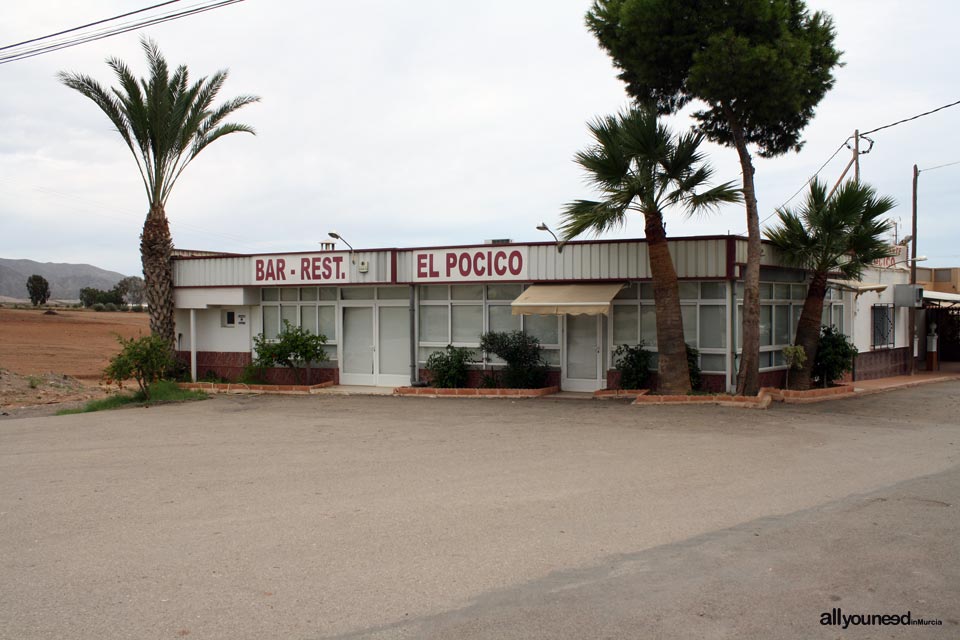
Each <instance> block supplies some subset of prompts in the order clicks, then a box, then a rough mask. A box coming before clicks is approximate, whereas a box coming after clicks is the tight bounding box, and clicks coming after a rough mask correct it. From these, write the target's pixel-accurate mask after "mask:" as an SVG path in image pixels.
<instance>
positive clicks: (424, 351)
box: [418, 347, 443, 362]
mask: <svg viewBox="0 0 960 640" xmlns="http://www.w3.org/2000/svg"><path fill="white" fill-rule="evenodd" d="M437 351H443V347H420V350H419V356H418V357H419V358H420V362H426V361H427V358H429V357H430V354H432V353H436V352H437Z"/></svg>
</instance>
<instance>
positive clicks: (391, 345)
mask: <svg viewBox="0 0 960 640" xmlns="http://www.w3.org/2000/svg"><path fill="white" fill-rule="evenodd" d="M377 338H378V342H377V385H378V386H381V387H400V386H405V385H408V384H410V307H408V306H404V307H386V306H378V307H377Z"/></svg>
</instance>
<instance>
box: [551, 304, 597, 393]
mask: <svg viewBox="0 0 960 640" xmlns="http://www.w3.org/2000/svg"><path fill="white" fill-rule="evenodd" d="M602 317H603V316H569V315H568V316H564V322H563V335H564V338H563V346H564V355H563V366H562V367H561V374H562V375H561V380H560V386H561V387H562V388H563V389H565V390H567V391H596V390H597V389H602V388H604V387H605V386H606V384H605V382H606V381H605V380H604V379H603V376H602V371H601V370H600V368H601V366H600V348H601V340H600V336H601V335H602V333H601V324H600V322H601V318H602Z"/></svg>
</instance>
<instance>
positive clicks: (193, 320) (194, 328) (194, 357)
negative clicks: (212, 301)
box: [190, 309, 197, 382]
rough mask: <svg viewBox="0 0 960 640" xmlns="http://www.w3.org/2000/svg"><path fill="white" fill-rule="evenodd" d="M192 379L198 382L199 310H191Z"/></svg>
mask: <svg viewBox="0 0 960 640" xmlns="http://www.w3.org/2000/svg"><path fill="white" fill-rule="evenodd" d="M190 379H191V380H192V381H193V382H196V381H197V310H196V309H190Z"/></svg>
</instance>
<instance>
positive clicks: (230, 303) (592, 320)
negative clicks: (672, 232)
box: [174, 236, 909, 391]
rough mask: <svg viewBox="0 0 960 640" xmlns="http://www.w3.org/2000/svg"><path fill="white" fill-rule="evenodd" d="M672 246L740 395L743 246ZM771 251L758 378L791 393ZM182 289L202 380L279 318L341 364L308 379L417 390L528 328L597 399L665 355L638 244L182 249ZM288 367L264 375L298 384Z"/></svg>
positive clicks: (789, 307) (188, 336)
mask: <svg viewBox="0 0 960 640" xmlns="http://www.w3.org/2000/svg"><path fill="white" fill-rule="evenodd" d="M670 251H671V254H672V256H673V259H674V264H675V267H676V270H677V275H678V277H679V279H680V298H681V305H682V317H683V328H684V335H685V337H686V341H687V342H688V343H689V344H690V345H691V346H694V347H696V348H697V349H698V350H699V352H700V366H701V369H702V371H703V374H704V381H705V387H706V388H708V389H711V390H716V391H726V390H732V389H734V387H735V383H736V371H737V366H738V353H739V348H740V345H739V341H740V334H741V310H742V298H743V283H742V277H741V272H742V270H743V268H744V265H745V262H746V255H747V242H746V238H743V237H739V236H712V237H691V238H675V239H672V240H671V241H670ZM763 254H764V255H763V259H762V265H761V285H760V297H761V309H760V323H761V337H760V340H761V347H760V349H761V354H760V355H761V360H760V367H761V369H760V371H761V381H762V383H763V384H779V383H781V382H782V380H783V376H784V372H785V366H784V359H783V353H782V349H783V347H784V346H787V345H789V344H791V343H792V340H793V337H794V333H795V330H796V325H797V321H798V319H799V317H800V312H801V310H802V308H803V302H804V298H805V296H806V284H805V280H806V273H805V272H804V271H802V270H797V269H791V268H787V267H785V266H783V265H782V264H781V263H780V261H779V259H778V255H777V252H776V250H775V249H774V247H772V246H771V245H769V244H765V245H764V252H763ZM174 281H175V304H176V316H175V319H176V332H177V349H178V352H179V355H180V357H181V358H182V359H183V361H184V362H189V363H190V367H191V372H192V375H193V377H194V379H196V378H197V377H203V376H205V375H208V374H210V373H211V372H212V373H213V374H215V375H217V376H222V377H226V378H228V379H233V380H235V379H237V378H238V377H239V376H240V374H241V373H242V371H243V369H244V367H245V366H246V365H248V364H250V363H251V362H252V360H253V357H254V355H255V354H254V352H253V339H254V337H255V336H257V335H259V334H261V333H262V334H264V335H265V336H267V337H270V336H275V335H277V333H278V332H279V331H280V329H281V327H282V326H283V321H287V322H289V323H290V324H292V325H298V326H300V327H303V328H304V329H306V330H308V331H312V332H317V333H320V334H323V335H324V336H326V338H327V347H326V349H327V355H328V357H329V362H327V363H324V364H323V365H321V366H320V367H318V368H316V369H314V370H313V371H312V374H311V375H312V379H311V382H312V383H317V382H321V381H326V380H332V381H334V382H335V383H337V384H344V385H376V386H401V385H409V384H411V383H412V382H413V381H416V380H423V379H424V377H425V369H424V365H425V363H426V360H427V358H428V357H429V356H430V354H431V353H433V352H434V351H436V350H438V349H443V348H444V347H446V346H447V345H451V344H452V345H455V346H462V347H470V348H474V349H477V354H476V355H477V360H478V364H477V365H476V367H475V369H476V373H475V380H476V381H477V382H478V381H479V379H480V377H481V376H482V375H483V374H484V373H485V372H489V371H490V370H491V369H496V368H497V367H498V366H500V365H501V364H502V363H498V362H497V361H496V359H495V358H493V357H488V356H487V355H486V354H482V353H480V352H479V338H480V335H481V334H483V333H485V332H487V331H513V330H522V331H526V332H528V333H530V334H532V335H534V336H536V337H537V338H538V339H539V340H540V343H541V345H542V346H543V352H544V357H545V359H546V361H547V362H548V363H549V365H550V374H549V375H550V377H551V383H553V384H558V385H559V386H560V387H561V388H562V389H566V390H572V391H593V390H596V389H601V388H604V387H607V386H608V385H613V384H615V382H616V379H615V376H616V373H615V371H613V370H612V364H611V359H612V352H613V350H614V349H615V348H616V347H617V346H618V345H623V344H627V345H634V344H637V343H639V342H640V341H643V343H644V345H645V346H646V347H647V348H648V349H650V350H651V351H654V352H656V348H657V337H656V326H655V318H656V313H655V307H654V301H653V286H652V283H651V276H650V268H649V259H648V253H647V245H646V242H645V241H644V240H642V239H638V240H597V241H584V242H570V243H568V244H566V245H563V246H558V245H557V244H555V243H488V244H482V245H471V246H450V247H423V248H410V249H370V250H358V251H337V250H324V251H318V252H309V253H287V254H260V255H237V254H224V253H213V252H191V251H178V252H177V254H176V257H175V259H174ZM863 293H864V292H863V291H860V290H858V289H856V288H850V287H844V286H843V285H842V284H841V285H838V286H837V287H835V288H832V289H831V290H830V292H829V293H828V298H827V300H826V301H825V306H824V317H823V322H824V323H825V324H833V325H834V326H836V327H837V328H838V329H840V330H841V331H849V330H852V329H853V328H854V326H855V324H856V317H855V316H856V313H857V311H856V306H857V302H858V298H860V297H861V296H862V295H863ZM864 315H869V314H864ZM900 332H901V333H904V326H903V325H901V327H900ZM862 333H869V329H868V328H867V327H865V328H864V329H863V330H862ZM905 340H906V337H905V333H904V336H901V337H900V338H897V337H896V336H895V335H893V336H892V337H891V339H890V341H889V342H888V343H887V344H885V345H882V346H880V345H878V348H882V349H896V350H898V351H907V352H908V351H909V350H908V349H906V348H905V347H906V342H905ZM900 342H903V343H904V344H903V345H900ZM862 350H863V349H862V348H861V351H862ZM908 357H909V356H908V355H907V354H906V353H904V354H902V355H897V356H896V357H892V358H891V357H890V354H886V359H885V360H884V362H885V363H888V364H890V366H891V367H892V368H893V367H898V366H899V367H901V368H902V363H900V362H899V361H900V360H901V359H904V358H908ZM884 366H886V365H884ZM289 373H290V372H285V371H282V370H276V371H270V372H268V374H269V375H268V377H269V378H270V379H271V381H275V382H287V383H289V380H287V379H285V378H284V376H285V375H287V374H289ZM874 374H875V375H882V374H883V371H880V369H877V370H876V371H875V372H874Z"/></svg>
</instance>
